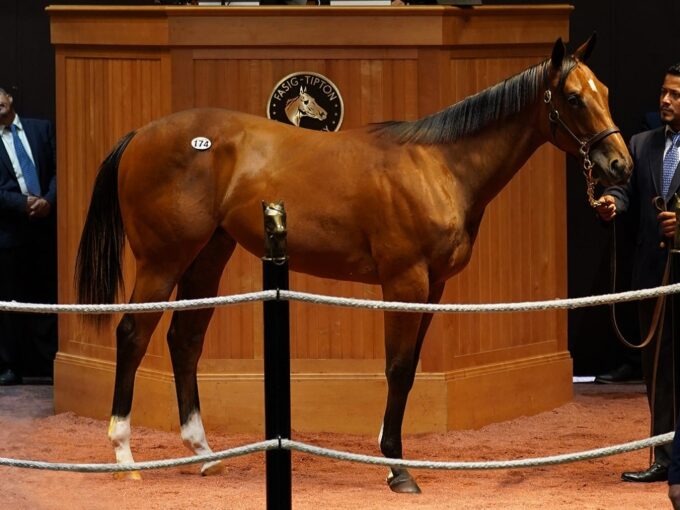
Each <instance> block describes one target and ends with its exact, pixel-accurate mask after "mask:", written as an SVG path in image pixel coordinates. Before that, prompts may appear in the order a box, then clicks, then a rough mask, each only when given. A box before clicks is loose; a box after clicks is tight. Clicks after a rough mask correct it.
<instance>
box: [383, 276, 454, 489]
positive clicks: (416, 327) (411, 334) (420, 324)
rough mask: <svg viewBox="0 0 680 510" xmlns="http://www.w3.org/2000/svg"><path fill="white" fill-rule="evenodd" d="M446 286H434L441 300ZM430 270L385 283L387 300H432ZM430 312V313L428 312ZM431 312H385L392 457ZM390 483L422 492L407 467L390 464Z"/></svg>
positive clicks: (386, 428) (387, 440)
mask: <svg viewBox="0 0 680 510" xmlns="http://www.w3.org/2000/svg"><path fill="white" fill-rule="evenodd" d="M442 288H443V285H442V286H437V287H436V289H433V290H434V294H436V297H437V300H438V299H439V296H441V289H442ZM431 296H432V293H431V292H430V291H429V284H428V279H427V272H426V271H424V270H418V269H414V270H412V271H411V272H409V274H407V275H401V277H400V278H399V279H398V280H395V281H393V282H390V284H383V297H384V299H385V300H386V301H406V302H424V301H425V300H426V299H427V300H429V299H430V298H431ZM427 315H429V314H427ZM430 320H431V316H429V317H428V316H424V315H423V314H419V313H407V312H386V313H385V361H386V368H385V375H386V376H387V387H388V393H387V406H386V408H385V416H384V418H383V426H382V429H381V431H380V450H381V451H382V453H383V455H385V457H388V458H396V459H401V458H402V443H401V428H402V423H403V420H404V412H405V410H406V402H407V399H408V394H409V392H410V391H411V387H412V386H413V380H414V378H415V371H416V366H417V364H418V356H419V353H420V346H421V344H422V339H423V338H424V336H425V333H426V331H427V328H428V326H429V324H430ZM387 483H388V485H389V486H390V489H392V490H393V491H394V492H401V493H420V488H419V487H418V484H417V483H416V482H415V480H414V479H413V477H412V476H411V475H410V473H409V472H408V470H407V469H405V468H400V467H392V468H390V474H389V475H388V478H387Z"/></svg>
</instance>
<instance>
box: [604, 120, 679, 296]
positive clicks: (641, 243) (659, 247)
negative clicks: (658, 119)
mask: <svg viewBox="0 0 680 510" xmlns="http://www.w3.org/2000/svg"><path fill="white" fill-rule="evenodd" d="M665 136H666V135H665V127H663V126H662V127H659V128H656V129H652V130H650V131H644V132H642V133H638V134H637V135H634V136H633V137H632V138H631V140H630V144H629V145H630V153H631V156H632V157H633V162H634V165H635V166H634V169H633V174H632V176H631V178H630V181H628V183H627V184H626V185H625V186H612V187H609V188H607V189H606V190H605V194H610V195H612V196H614V197H615V198H616V209H617V212H625V211H630V213H631V214H634V215H636V217H637V235H636V238H635V255H634V257H633V274H632V278H631V284H632V287H633V288H634V289H644V288H650V287H656V286H658V285H661V279H662V277H663V270H664V267H665V264H666V257H667V255H668V245H669V243H668V239H666V238H665V237H663V236H662V235H661V231H660V228H659V222H658V221H657V219H656V216H657V214H658V213H659V211H658V209H657V208H656V207H655V206H654V204H653V203H652V201H653V199H654V197H657V196H659V195H661V192H660V190H661V178H662V173H663V151H664V147H665V143H666V138H665ZM679 187H680V172H679V171H677V170H676V172H675V175H674V177H673V180H672V181H671V185H670V188H669V191H668V195H667V197H665V198H666V199H668V198H670V197H672V196H673V194H674V193H676V192H678V188H679Z"/></svg>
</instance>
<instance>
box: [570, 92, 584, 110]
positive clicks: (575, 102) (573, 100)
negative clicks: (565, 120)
mask: <svg viewBox="0 0 680 510" xmlns="http://www.w3.org/2000/svg"><path fill="white" fill-rule="evenodd" d="M567 103H569V106H571V107H572V108H578V107H579V106H581V104H582V103H581V98H580V97H578V96H577V95H576V94H571V95H569V96H568V97H567Z"/></svg>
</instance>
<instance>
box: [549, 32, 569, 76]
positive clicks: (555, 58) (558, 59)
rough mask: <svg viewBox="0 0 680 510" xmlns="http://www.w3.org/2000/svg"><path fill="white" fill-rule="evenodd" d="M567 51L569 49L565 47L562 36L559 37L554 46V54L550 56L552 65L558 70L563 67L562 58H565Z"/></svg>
mask: <svg viewBox="0 0 680 510" xmlns="http://www.w3.org/2000/svg"><path fill="white" fill-rule="evenodd" d="M566 51H567V49H566V48H565V47H564V43H563V42H562V38H561V37H558V39H557V41H555V45H554V46H553V50H552V55H551V56H550V65H551V66H552V68H553V69H555V70H557V69H560V68H561V67H562V60H564V54H565V53H566Z"/></svg>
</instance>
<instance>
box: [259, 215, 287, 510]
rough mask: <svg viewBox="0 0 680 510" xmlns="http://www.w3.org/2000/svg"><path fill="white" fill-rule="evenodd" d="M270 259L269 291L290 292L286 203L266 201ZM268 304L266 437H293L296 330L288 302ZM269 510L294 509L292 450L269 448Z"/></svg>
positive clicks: (265, 278)
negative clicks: (292, 335)
mask: <svg viewBox="0 0 680 510" xmlns="http://www.w3.org/2000/svg"><path fill="white" fill-rule="evenodd" d="M262 210H263V213H264V229H265V256H264V257H263V258H262V284H263V288H264V290H288V254H287V252H286V212H285V210H284V208H283V204H282V203H278V204H265V203H264V202H263V203H262ZM263 306H264V415H265V437H266V439H290V435H291V433H290V327H289V324H290V323H289V306H288V301H282V300H278V299H277V300H276V301H265V302H264V303H263ZM266 462H267V509H268V510H274V509H276V510H279V509H281V510H288V509H290V508H291V507H292V494H291V490H292V489H291V485H292V483H291V482H292V480H291V478H292V477H291V454H290V450H283V449H278V450H269V451H267V452H266Z"/></svg>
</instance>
